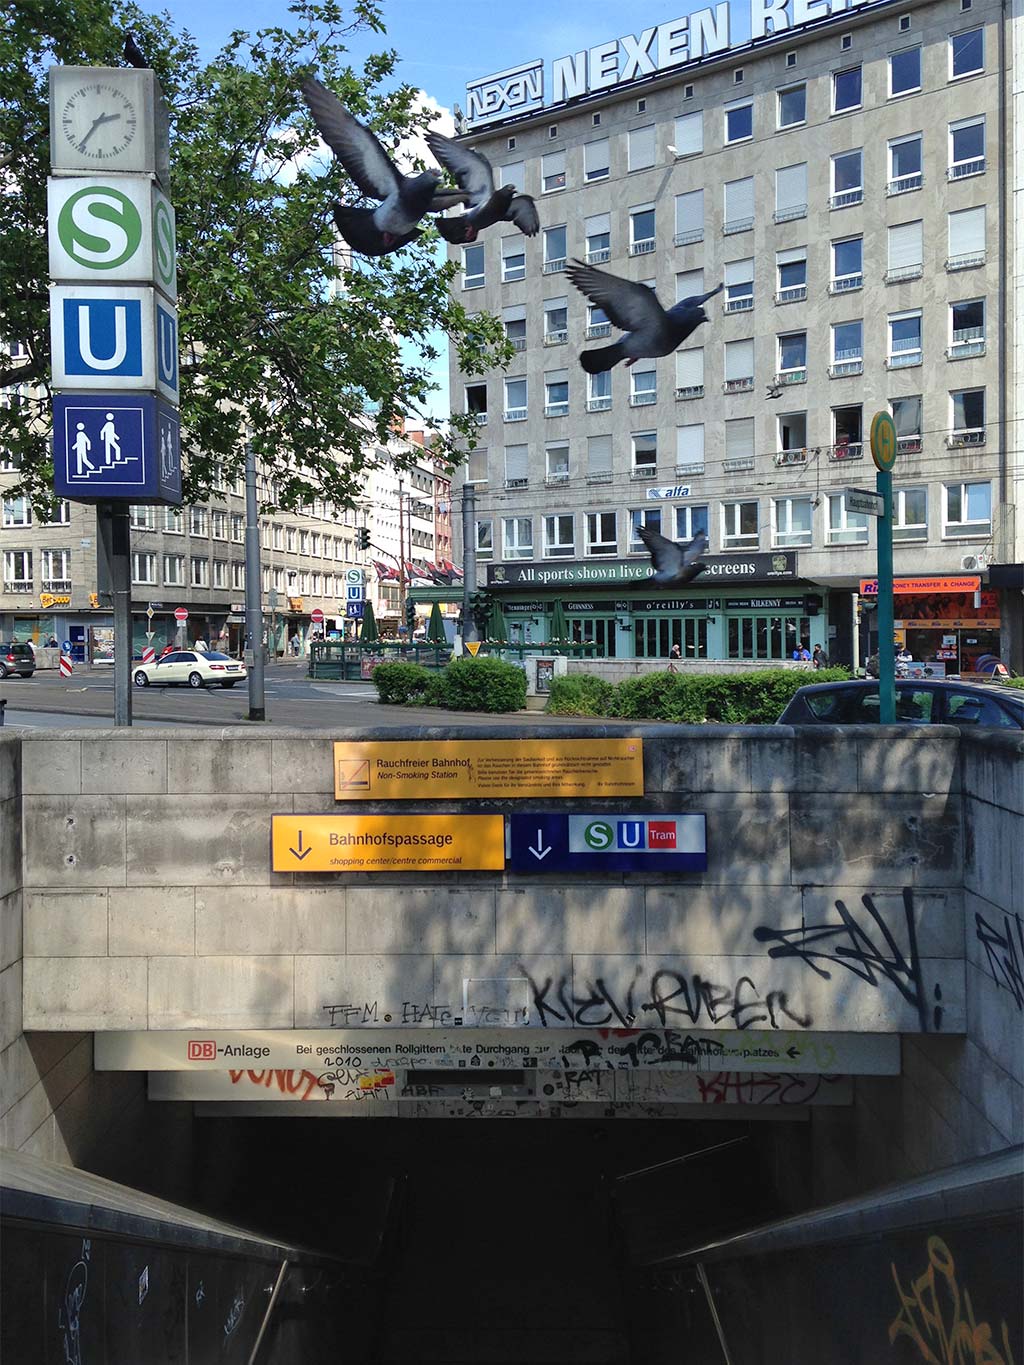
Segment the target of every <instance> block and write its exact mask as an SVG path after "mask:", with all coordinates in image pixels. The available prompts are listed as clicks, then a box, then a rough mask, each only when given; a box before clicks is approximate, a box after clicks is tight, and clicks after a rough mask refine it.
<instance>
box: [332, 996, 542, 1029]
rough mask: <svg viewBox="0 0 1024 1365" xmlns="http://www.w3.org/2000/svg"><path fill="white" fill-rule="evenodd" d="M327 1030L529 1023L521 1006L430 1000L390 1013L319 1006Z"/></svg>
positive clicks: (366, 1006) (371, 1004)
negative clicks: (378, 1025) (456, 1003)
mask: <svg viewBox="0 0 1024 1365" xmlns="http://www.w3.org/2000/svg"><path fill="white" fill-rule="evenodd" d="M320 1008H321V1010H322V1011H323V1013H324V1014H326V1015H327V1025H328V1027H329V1028H359V1027H361V1026H362V1025H365V1024H380V1023H384V1024H402V1025H405V1026H413V1025H417V1026H421V1025H423V1024H431V1025H433V1026H434V1027H435V1028H458V1027H460V1026H462V1025H464V1026H465V1027H467V1028H518V1027H521V1026H522V1025H524V1024H528V1023H529V1017H528V1016H529V1011H528V1010H527V1009H526V1008H525V1007H523V1006H506V1005H482V1004H474V1003H472V1002H470V1003H468V1004H466V1005H452V1004H450V1003H448V1002H444V1003H442V1002H439V1001H433V1000H403V1001H402V1003H401V1004H400V1005H399V1006H397V1007H396V1008H395V1009H394V1010H388V1011H386V1012H385V1011H384V1009H383V1008H382V1007H381V1005H380V1003H379V1001H377V1000H367V1001H364V1002H363V1003H362V1004H361V1005H321V1006H320Z"/></svg>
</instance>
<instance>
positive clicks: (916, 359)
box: [886, 308, 922, 370]
mask: <svg viewBox="0 0 1024 1365" xmlns="http://www.w3.org/2000/svg"><path fill="white" fill-rule="evenodd" d="M921 359H922V356H921V310H920V308H917V309H913V310H912V311H910V312H907V313H891V314H890V316H889V357H888V360H887V362H886V363H887V364H888V366H889V369H890V370H898V369H903V368H905V367H906V366H908V365H920V363H921Z"/></svg>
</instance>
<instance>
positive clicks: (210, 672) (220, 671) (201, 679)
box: [132, 649, 247, 687]
mask: <svg viewBox="0 0 1024 1365" xmlns="http://www.w3.org/2000/svg"><path fill="white" fill-rule="evenodd" d="M246 676H247V674H246V671H245V664H244V663H242V661H241V659H232V657H231V655H230V654H219V653H217V652H216V651H215V650H208V651H207V652H206V653H203V652H202V651H200V650H198V649H175V650H172V651H171V653H170V654H165V655H163V657H162V658H160V659H157V660H156V662H155V663H151V664H139V665H137V666H136V667H135V670H134V672H133V674H132V677H133V678H134V680H135V686H136V687H149V685H150V684H151V683H152V684H153V685H154V686H156V687H164V686H173V685H174V684H175V683H185V684H186V685H187V686H189V687H205V686H206V685H207V683H219V684H220V686H221V687H234V686H235V685H236V684H237V683H240V682H242V681H244V679H245V678H246Z"/></svg>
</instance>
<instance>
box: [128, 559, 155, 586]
mask: <svg viewBox="0 0 1024 1365" xmlns="http://www.w3.org/2000/svg"><path fill="white" fill-rule="evenodd" d="M132 582H133V583H155V582H156V555H147V554H139V553H135V554H133V555H132Z"/></svg>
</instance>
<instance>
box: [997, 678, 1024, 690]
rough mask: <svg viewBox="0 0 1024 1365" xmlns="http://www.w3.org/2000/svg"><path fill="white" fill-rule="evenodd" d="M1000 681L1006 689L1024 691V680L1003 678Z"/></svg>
mask: <svg viewBox="0 0 1024 1365" xmlns="http://www.w3.org/2000/svg"><path fill="white" fill-rule="evenodd" d="M1000 681H1001V682H1002V685H1003V686H1004V687H1019V688H1020V689H1021V691H1024V678H1001V679H1000Z"/></svg>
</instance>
